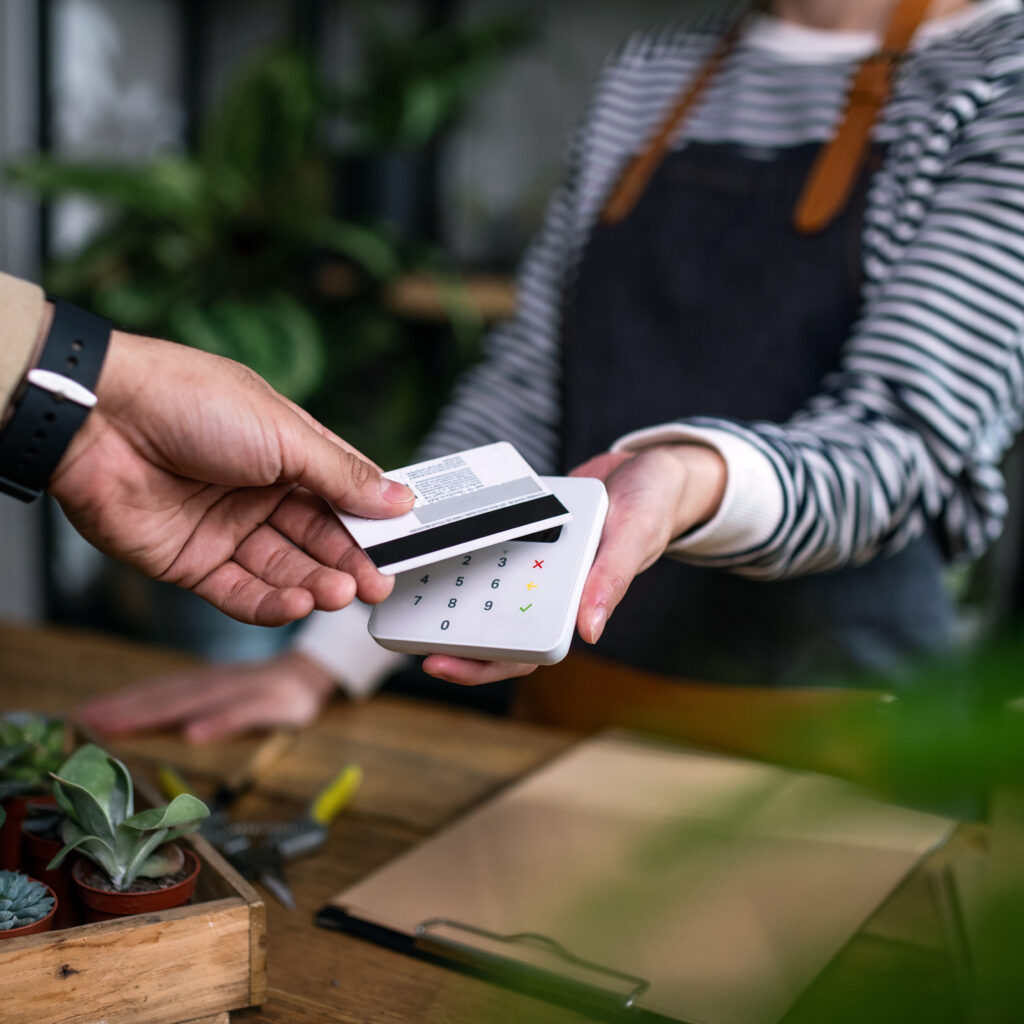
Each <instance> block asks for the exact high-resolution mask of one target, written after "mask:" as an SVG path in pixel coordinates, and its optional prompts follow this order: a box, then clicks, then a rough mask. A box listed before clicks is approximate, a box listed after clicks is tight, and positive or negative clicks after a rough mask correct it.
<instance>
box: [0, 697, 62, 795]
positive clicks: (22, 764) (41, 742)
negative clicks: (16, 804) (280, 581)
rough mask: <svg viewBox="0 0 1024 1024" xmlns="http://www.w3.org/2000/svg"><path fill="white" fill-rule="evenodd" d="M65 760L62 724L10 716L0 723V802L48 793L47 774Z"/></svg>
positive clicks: (23, 715) (37, 717)
mask: <svg viewBox="0 0 1024 1024" xmlns="http://www.w3.org/2000/svg"><path fill="white" fill-rule="evenodd" d="M63 757H64V722H63V720H61V719H59V718H48V717H46V716H43V715H29V714H9V715H6V716H5V717H4V719H3V720H2V721H0V800H6V799H7V798H8V797H12V796H22V795H25V794H37V793H44V792H47V791H48V790H49V788H50V778H49V773H50V772H51V771H53V770H54V769H55V768H56V767H57V766H58V765H59V764H60V763H61V761H62V760H63Z"/></svg>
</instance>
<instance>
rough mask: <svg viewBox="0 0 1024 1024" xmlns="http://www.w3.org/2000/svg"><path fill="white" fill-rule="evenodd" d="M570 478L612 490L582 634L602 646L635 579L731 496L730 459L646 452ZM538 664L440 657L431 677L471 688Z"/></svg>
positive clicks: (679, 451) (699, 449)
mask: <svg viewBox="0 0 1024 1024" xmlns="http://www.w3.org/2000/svg"><path fill="white" fill-rule="evenodd" d="M570 476H589V477H596V478H597V479H598V480H603V481H604V484H605V487H606V488H607V489H608V516H607V518H606V519H605V524H604V531H603V533H602V535H601V543H600V546H599V547H598V551H597V557H596V558H595V560H594V564H593V566H592V567H591V570H590V574H589V575H588V577H587V582H586V584H585V585H584V588H583V598H582V600H581V602H580V610H579V615H578V616H577V619H576V629H577V631H578V633H579V635H580V636H581V637H582V638H583V639H584V640H585V641H586V642H587V643H591V644H593V643H597V641H598V639H599V638H600V636H601V633H602V632H603V631H604V627H605V624H606V623H607V621H608V618H609V617H610V616H611V614H612V612H613V611H614V610H615V608H616V607H617V606H618V604H619V602H620V601H621V600H622V599H623V597H625V595H626V591H627V590H628V589H629V586H630V584H631V583H632V582H633V580H634V579H635V578H636V577H637V576H638V575H640V573H642V572H643V571H644V570H645V569H649V568H650V567H651V566H652V565H653V564H654V563H655V562H656V561H657V560H658V559H659V558H660V557H661V556H662V555H663V554H664V553H665V549H666V548H667V547H668V545H669V544H670V543H671V542H672V541H673V540H675V539H676V538H677V537H679V536H680V535H681V534H683V533H686V532H687V531H688V530H692V529H693V528H694V527H697V526H700V525H701V524H703V523H706V522H707V521H708V520H709V519H711V517H712V516H713V515H714V514H715V512H717V511H718V507H719V505H720V504H721V502H722V495H723V494H724V493H725V482H726V466H725V460H724V459H723V458H722V457H721V456H720V455H719V454H718V452H716V451H715V450H714V449H713V448H708V447H706V446H704V445H696V444H665V445H657V446H654V447H651V448H644V449H643V450H641V451H639V452H615V453H613V452H605V453H603V454H601V455H598V456H596V457H595V458H593V459H590V460H589V461H587V462H585V463H583V465H581V466H578V467H577V468H576V469H574V470H573V471H572V473H571V474H570ZM535 668H536V666H535V665H523V664H518V663H512V662H499V661H470V660H468V659H465V658H455V657H452V656H451V655H447V654H432V655H430V657H429V658H427V659H426V660H425V661H424V662H423V670H424V671H425V672H427V673H428V674H429V675H432V676H436V677H437V678H439V679H447V680H448V681H449V682H453V683H462V684H464V685H476V684H478V683H490V682H495V681H496V680H498V679H511V678H513V677H515V676H524V675H527V674H529V673H530V672H532V671H533V670H534V669H535Z"/></svg>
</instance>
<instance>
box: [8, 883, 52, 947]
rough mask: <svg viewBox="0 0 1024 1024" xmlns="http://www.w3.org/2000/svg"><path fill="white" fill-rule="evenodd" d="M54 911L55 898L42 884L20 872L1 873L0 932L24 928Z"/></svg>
mask: <svg viewBox="0 0 1024 1024" xmlns="http://www.w3.org/2000/svg"><path fill="white" fill-rule="evenodd" d="M52 909H53V897H52V896H51V895H50V891H49V889H47V887H46V886H45V885H43V883H42V882H37V881H36V880H35V879H34V878H29V877H28V875H23V874H22V873H21V872H20V871H0V932H5V931H10V930H11V929H12V928H24V927H25V925H29V924H35V922H36V921H39V920H42V918H44V917H46V915H47V914H48V913H49V912H50V911H51V910H52Z"/></svg>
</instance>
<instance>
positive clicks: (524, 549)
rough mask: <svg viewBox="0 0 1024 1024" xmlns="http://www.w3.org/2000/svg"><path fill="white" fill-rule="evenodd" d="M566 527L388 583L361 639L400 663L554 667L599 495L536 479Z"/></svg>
mask: <svg viewBox="0 0 1024 1024" xmlns="http://www.w3.org/2000/svg"><path fill="white" fill-rule="evenodd" d="M541 479H542V480H543V482H544V483H545V484H546V485H547V486H548V487H550V488H551V490H552V492H553V493H554V494H555V495H556V496H557V497H558V499H559V500H560V501H561V502H562V503H563V504H564V505H565V507H566V508H568V509H569V511H570V512H571V513H572V520H571V521H570V522H568V523H564V524H563V525H561V526H556V527H553V528H552V529H549V530H545V531H543V532H542V533H539V534H531V535H529V536H526V537H521V538H519V539H518V540H511V541H504V542H502V543H499V544H494V545H492V546H490V547H486V548H479V549H478V550H476V551H472V552H467V553H465V554H461V555H457V556H455V557H454V558H447V559H445V560H444V561H441V562H434V563H432V564H430V565H425V566H421V567H420V568H418V569H413V570H410V571H409V572H403V573H399V574H398V575H397V576H396V577H395V589H394V590H393V591H392V592H391V595H390V596H389V597H388V598H387V600H386V601H383V602H381V604H379V605H377V606H376V607H375V608H374V609H373V612H372V614H371V615H370V625H369V630H370V635H371V636H372V637H373V638H374V639H375V640H376V641H377V643H379V644H380V645H381V646H382V647H386V648H388V650H392V651H400V652H402V653H404V654H454V655H457V656H458V657H463V658H480V659H483V660H487V661H523V662H528V663H530V664H535V665H553V664H555V663H556V662H558V661H561V660H562V659H563V658H564V657H565V656H566V654H567V653H568V652H569V645H570V643H571V642H572V635H573V630H574V628H575V625H576V613H577V611H578V609H579V604H580V598H581V596H582V593H583V584H584V583H585V582H586V578H587V573H588V571H589V570H590V566H591V564H592V563H593V561H594V555H595V554H596V552H597V545H598V542H599V541H600V539H601V529H602V527H603V526H604V518H605V514H606V513H607V511H608V495H607V494H606V492H605V489H604V484H603V483H602V482H601V481H600V480H594V479H592V478H590V477H542V478H541Z"/></svg>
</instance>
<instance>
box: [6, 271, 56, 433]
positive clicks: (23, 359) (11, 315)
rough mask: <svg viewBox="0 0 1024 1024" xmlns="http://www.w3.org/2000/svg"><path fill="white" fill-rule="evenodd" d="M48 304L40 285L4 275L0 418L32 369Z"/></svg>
mask: <svg viewBox="0 0 1024 1024" xmlns="http://www.w3.org/2000/svg"><path fill="white" fill-rule="evenodd" d="M45 304H46V299H45V297H44V295H43V289H42V288H40V287H39V285H37V284H31V283H30V282H28V281H21V280H19V279H18V278H16V277H10V276H9V275H7V274H0V418H2V417H3V412H4V410H5V409H6V408H7V403H8V402H9V401H10V400H11V396H12V395H13V394H14V389H15V388H16V387H17V386H18V384H19V383H20V381H21V379H22V377H24V375H25V373H26V371H27V370H28V368H29V360H30V359H31V358H32V353H33V352H34V351H35V346H36V341H37V339H38V337H39V327H40V325H41V323H42V320H43V309H44V307H45Z"/></svg>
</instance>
